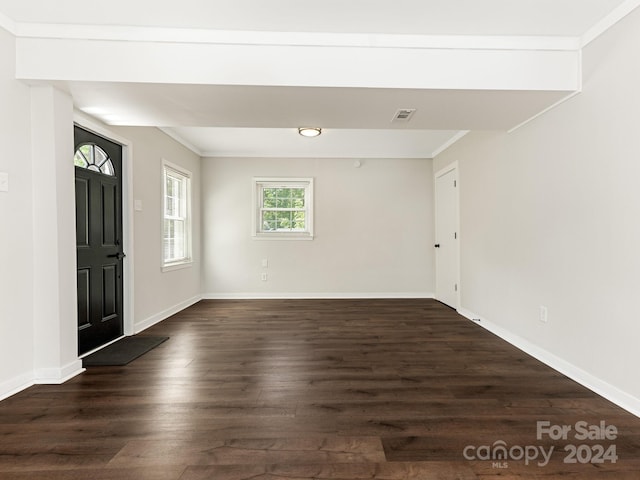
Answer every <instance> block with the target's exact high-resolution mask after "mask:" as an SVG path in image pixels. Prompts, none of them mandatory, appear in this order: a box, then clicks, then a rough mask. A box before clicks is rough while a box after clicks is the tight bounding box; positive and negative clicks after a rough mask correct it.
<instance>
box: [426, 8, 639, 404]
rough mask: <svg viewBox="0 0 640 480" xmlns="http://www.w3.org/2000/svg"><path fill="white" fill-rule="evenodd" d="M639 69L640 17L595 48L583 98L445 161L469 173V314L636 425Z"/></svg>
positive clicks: (449, 154) (464, 227)
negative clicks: (630, 415)
mask: <svg viewBox="0 0 640 480" xmlns="http://www.w3.org/2000/svg"><path fill="white" fill-rule="evenodd" d="M638 58H640V11H635V12H634V13H632V14H631V15H630V16H629V17H627V18H626V19H624V20H623V21H621V22H620V23H619V24H618V25H616V26H614V27H613V28H612V29H611V30H610V31H609V32H607V33H606V34H604V36H602V37H600V38H599V39H597V40H596V41H594V42H593V43H592V44H590V45H589V46H588V47H587V48H586V49H585V51H584V91H583V92H582V93H581V94H580V95H578V96H576V97H574V98H573V99H571V100H570V101H568V102H566V103H564V104H562V105H560V106H559V107H557V108H556V109H554V110H552V111H550V112H548V113H546V114H545V115H543V116H541V117H539V118H538V119H536V120H535V121H533V122H531V123H530V124H528V125H526V126H524V127H522V128H520V129H518V130H516V131H515V132H513V133H511V134H506V133H495V132H476V133H470V134H468V135H467V136H466V137H464V138H463V139H462V140H461V141H459V142H458V143H457V144H455V145H454V146H453V147H452V148H450V149H448V150H447V151H446V152H444V153H443V154H441V155H440V156H438V157H437V158H436V161H435V162H434V163H435V165H434V168H435V169H440V168H442V167H443V166H445V165H446V164H448V163H450V162H452V161H454V160H457V161H458V162H459V165H460V187H461V190H460V195H461V197H460V200H461V212H460V214H461V265H462V278H461V288H462V290H461V303H462V308H463V310H466V313H467V314H468V315H470V316H478V317H481V318H482V319H484V320H485V322H488V323H489V324H493V326H494V327H495V329H496V330H498V331H501V332H502V334H503V335H505V336H508V337H510V338H511V339H512V340H514V341H516V342H518V343H520V344H521V345H524V346H527V347H528V348H529V349H530V350H532V351H534V353H536V352H537V354H538V356H540V357H543V358H546V359H547V360H550V361H551V363H555V364H556V365H557V366H559V367H561V368H562V369H563V370H565V371H566V372H568V373H570V374H572V375H573V376H574V377H575V378H578V379H580V380H581V381H583V382H584V383H586V384H588V385H590V386H591V387H593V388H595V389H596V390H598V391H600V392H601V393H604V394H605V395H606V396H608V397H610V398H613V399H614V400H616V401H617V402H618V403H620V404H623V405H625V406H627V408H630V409H631V410H634V411H635V412H636V413H640V379H639V377H638V375H636V374H635V373H634V370H635V369H634V367H633V366H637V365H640V349H639V348H638V338H640V322H638V321H637V316H638V313H637V311H638V306H637V298H638V294H639V292H640V250H639V246H640V221H639V218H640V188H638V184H639V179H640V143H639V142H638V129H639V127H640V121H639V120H640V90H639V89H638V86H639V85H640V62H638ZM540 305H544V306H546V307H548V323H546V324H545V323H541V322H540V321H539V306H540Z"/></svg>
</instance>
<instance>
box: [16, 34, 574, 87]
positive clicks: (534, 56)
mask: <svg viewBox="0 0 640 480" xmlns="http://www.w3.org/2000/svg"><path fill="white" fill-rule="evenodd" d="M16 42H17V65H16V71H17V73H16V75H17V77H18V78H20V79H25V80H48V81H57V80H61V81H101V82H140V83H173V84H204V85H207V84H208V85H262V86H308V87H365V88H417V89H447V90H450V89H454V90H458V89H459V90H515V91H522V90H530V91H539V90H547V91H549V90H551V91H553V90H555V91H575V90H578V89H579V86H580V84H579V76H580V54H579V51H563V50H495V49H466V48H459V49H453V48H452V49H443V48H365V47H327V46H289V45H226V44H210V43H166V42H146V41H144V42H143V41H127V42H123V41H110V40H84V39H51V38H24V37H19V38H17V40H16Z"/></svg>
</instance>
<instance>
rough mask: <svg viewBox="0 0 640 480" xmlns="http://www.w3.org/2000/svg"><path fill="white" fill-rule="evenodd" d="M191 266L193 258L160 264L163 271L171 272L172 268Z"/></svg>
mask: <svg viewBox="0 0 640 480" xmlns="http://www.w3.org/2000/svg"><path fill="white" fill-rule="evenodd" d="M192 266H193V260H188V261H184V262H177V263H168V264H166V265H163V266H162V268H161V269H162V271H163V272H172V271H173V270H182V269H183V268H191V267H192Z"/></svg>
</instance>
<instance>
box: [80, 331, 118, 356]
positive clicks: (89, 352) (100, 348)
mask: <svg viewBox="0 0 640 480" xmlns="http://www.w3.org/2000/svg"><path fill="white" fill-rule="evenodd" d="M124 337H126V335H121V336H119V337H118V338H116V339H115V340H111V341H110V342H108V343H105V344H104V345H100V346H99V347H97V348H94V349H93V350H90V351H88V352H87V353H83V354H82V355H80V356H78V360H82V359H83V358H84V357H87V356H89V355H91V354H92V353H95V352H97V351H98V350H102V349H103V348H105V347H108V346H109V345H111V344H112V343H116V342H117V341H118V340H121V339H123V338H124Z"/></svg>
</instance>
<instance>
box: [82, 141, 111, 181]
mask: <svg viewBox="0 0 640 480" xmlns="http://www.w3.org/2000/svg"><path fill="white" fill-rule="evenodd" d="M73 164H74V165H75V166H76V167H80V168H86V169H87V170H91V171H92V172H99V173H104V174H105V175H109V176H112V177H113V176H114V175H115V174H116V170H115V168H113V162H111V159H110V158H109V155H107V153H106V152H105V151H104V150H103V149H101V148H100V147H99V146H98V145H96V144H95V143H84V144H82V145H80V146H79V147H78V149H77V150H76V153H75V155H74V156H73Z"/></svg>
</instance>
